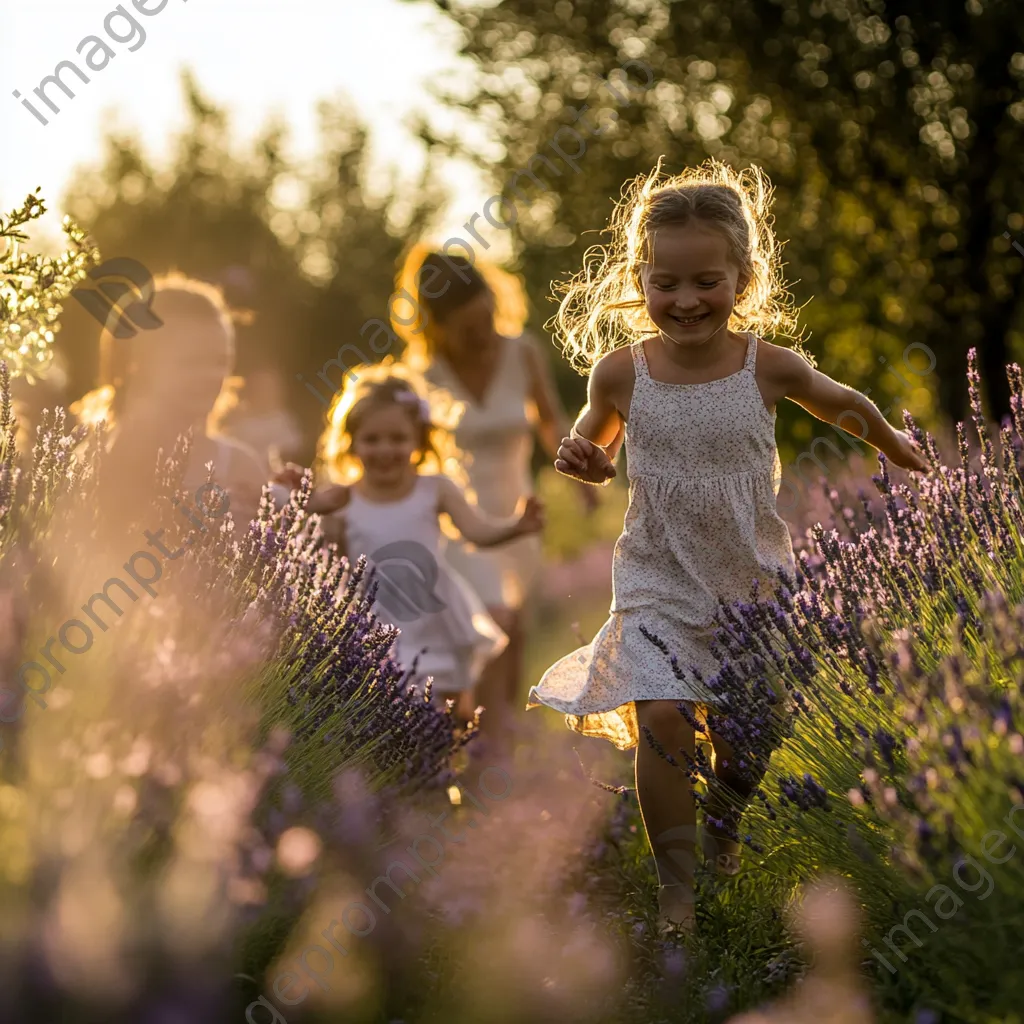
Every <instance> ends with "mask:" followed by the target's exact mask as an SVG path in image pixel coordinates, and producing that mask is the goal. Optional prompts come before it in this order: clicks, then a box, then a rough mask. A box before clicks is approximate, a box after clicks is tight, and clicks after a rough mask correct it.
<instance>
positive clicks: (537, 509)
mask: <svg viewBox="0 0 1024 1024" xmlns="http://www.w3.org/2000/svg"><path fill="white" fill-rule="evenodd" d="M517 525H518V528H519V533H521V534H525V533H540V531H541V530H543V529H544V506H543V505H542V504H541V503H540V501H539V500H538V499H537V498H534V497H530V498H527V499H526V502H525V504H524V505H523V511H522V514H521V515H520V516H519V523H518V524H517Z"/></svg>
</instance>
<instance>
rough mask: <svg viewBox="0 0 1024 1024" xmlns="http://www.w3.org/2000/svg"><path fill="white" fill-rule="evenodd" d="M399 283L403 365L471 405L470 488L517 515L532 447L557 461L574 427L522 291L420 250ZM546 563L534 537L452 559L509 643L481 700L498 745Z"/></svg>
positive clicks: (497, 512)
mask: <svg viewBox="0 0 1024 1024" xmlns="http://www.w3.org/2000/svg"><path fill="white" fill-rule="evenodd" d="M396 283H397V291H396V294H395V296H393V298H392V302H391V304H390V308H391V316H392V325H393V327H394V330H395V332H396V333H397V334H398V335H399V336H400V337H401V338H402V339H403V340H404V341H405V342H406V345H407V348H406V352H405V355H404V357H403V358H404V360H405V361H406V362H407V363H408V364H409V365H410V366H411V367H412V368H413V369H414V370H415V371H417V372H419V373H421V374H422V375H423V376H424V377H425V379H426V380H427V382H428V383H429V384H430V385H431V386H432V387H433V388H435V389H439V390H441V391H444V392H446V393H448V394H449V395H450V396H452V397H453V398H454V399H455V400H457V401H459V402H461V403H462V404H463V405H464V406H465V411H464V413H463V416H462V419H461V421H460V422H459V425H458V427H457V428H456V431H455V443H456V445H457V446H458V448H459V450H460V451H462V452H464V453H465V454H466V456H467V460H466V473H467V475H468V478H469V484H470V487H471V488H472V490H473V492H474V493H475V495H476V499H477V501H478V502H479V503H480V507H481V508H482V509H483V510H484V511H485V512H488V513H490V514H491V515H493V516H509V515H511V514H512V513H513V512H514V511H515V509H516V506H517V505H518V503H519V501H520V500H521V499H522V498H523V497H524V496H528V495H532V494H533V477H532V473H531V461H532V457H533V445H534V439H535V438H536V439H538V440H539V441H540V442H541V444H542V445H543V446H544V449H545V450H546V451H547V452H548V454H550V455H553V454H554V453H555V452H556V451H557V450H558V443H559V439H560V438H561V437H562V436H563V431H564V430H565V428H566V427H568V425H569V421H568V418H567V416H566V413H565V410H564V409H563V408H562V405H561V402H560V400H559V398H558V393H557V391H556V390H555V387H554V382H553V380H552V377H551V372H550V369H549V368H548V364H547V360H546V359H545V358H544V356H543V354H542V353H541V352H540V351H539V349H538V347H537V345H536V343H535V342H534V341H533V340H532V339H531V338H529V337H528V336H527V335H526V334H524V332H523V326H524V324H525V322H526V298H525V294H524V291H523V286H522V283H521V281H520V280H519V279H518V278H516V277H513V276H512V275H511V274H508V273H505V272H504V271H501V270H499V269H498V268H497V267H495V266H492V265H489V264H484V263H483V262H482V261H477V262H476V263H475V264H470V262H469V261H468V260H465V259H462V258H461V257H458V256H452V257H447V256H441V255H439V254H438V253H436V252H432V251H431V250H430V249H429V248H428V247H427V246H425V245H422V244H420V245H417V246H415V247H414V248H413V249H412V250H411V251H410V252H409V254H408V256H407V257H406V259H405V261H404V264H403V266H402V268H401V270H400V272H399V275H398V280H397V282H396ZM409 306H411V313H410V312H409V311H408V310H407V308H405V307H409ZM580 496H581V499H582V500H583V501H584V503H585V505H586V508H587V510H588V511H590V510H592V509H593V507H594V504H595V502H596V500H597V498H596V495H595V491H594V489H593V488H591V487H587V486H585V485H581V486H580ZM541 552H542V547H541V538H540V536H538V535H534V536H527V537H523V538H521V539H520V540H518V541H516V542H515V543H514V544H508V545H506V546H504V547H503V548H501V549H500V550H495V551H481V550H475V549H470V548H468V547H467V546H466V545H465V544H457V543H452V544H451V545H450V550H449V553H448V558H449V561H450V562H451V564H452V565H453V566H454V567H455V568H456V569H457V570H458V572H459V573H461V574H462V575H463V576H464V577H465V578H466V579H467V580H468V581H469V583H470V585H471V586H472V587H473V588H474V589H475V590H476V592H477V593H478V594H479V595H480V597H481V599H482V600H483V602H484V604H485V605H486V606H487V610H488V612H489V613H490V614H491V616H492V617H493V618H494V620H495V621H496V622H497V623H498V625H499V626H500V627H501V628H502V629H503V630H504V632H505V633H506V634H507V635H508V637H509V644H508V647H507V648H506V649H505V651H504V652H503V653H502V654H500V655H499V656H498V658H496V659H495V661H494V662H493V663H492V664H491V665H490V666H489V668H488V669H487V671H486V672H485V673H484V675H483V677H482V679H481V682H480V686H479V688H478V691H477V700H478V702H479V703H480V704H482V705H483V706H484V707H485V708H486V709H487V711H486V714H485V715H484V718H483V733H484V735H486V736H489V737H490V738H491V740H492V741H497V742H498V743H499V744H500V743H504V742H506V741H507V739H508V734H509V731H510V729H511V727H512V726H513V724H514V714H515V710H516V707H517V705H518V706H522V704H523V701H522V700H520V699H519V688H520V676H521V672H522V659H523V628H524V621H523V612H524V605H525V604H526V603H527V600H528V598H529V596H530V594H531V591H532V588H533V587H534V585H535V583H536V582H537V578H538V575H539V571H540V567H541Z"/></svg>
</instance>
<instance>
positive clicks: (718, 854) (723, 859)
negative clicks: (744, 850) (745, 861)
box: [701, 830, 740, 876]
mask: <svg viewBox="0 0 1024 1024" xmlns="http://www.w3.org/2000/svg"><path fill="white" fill-rule="evenodd" d="M701 846H702V848H703V850H704V858H705V860H706V861H707V862H708V863H709V864H713V865H714V866H715V872H716V873H717V874H719V875H728V876H732V875H738V874H739V873H740V844H739V843H737V842H736V841H735V840H734V839H726V838H724V837H723V836H716V835H714V834H713V833H711V832H708V831H706V830H705V832H704V835H703V837H702V842H701Z"/></svg>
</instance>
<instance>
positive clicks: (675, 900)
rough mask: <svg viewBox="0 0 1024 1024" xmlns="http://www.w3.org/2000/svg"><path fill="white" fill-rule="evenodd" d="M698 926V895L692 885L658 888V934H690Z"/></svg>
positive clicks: (661, 886) (662, 886)
mask: <svg viewBox="0 0 1024 1024" xmlns="http://www.w3.org/2000/svg"><path fill="white" fill-rule="evenodd" d="M696 924H697V906H696V894H695V892H694V889H693V886H692V885H659V886H658V933H659V934H660V935H662V936H665V935H668V934H670V933H671V932H676V931H679V932H683V933H684V934H689V933H691V932H692V931H693V929H694V927H695V926H696Z"/></svg>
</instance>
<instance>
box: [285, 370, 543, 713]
mask: <svg viewBox="0 0 1024 1024" xmlns="http://www.w3.org/2000/svg"><path fill="white" fill-rule="evenodd" d="M413 380H414V378H413V375H412V374H411V373H410V372H408V371H407V370H405V369H404V368H403V367H399V366H396V365H394V364H391V365H384V366H364V367H356V368H355V369H354V370H353V371H352V376H351V377H350V378H349V382H348V383H346V386H345V389H344V390H343V391H342V393H341V394H340V395H339V397H338V399H337V400H336V402H335V404H334V406H333V408H332V409H331V412H330V414H329V422H328V426H327V429H326V430H325V431H324V433H323V436H322V437H321V439H320V444H319V454H320V461H321V463H322V464H323V466H324V467H325V468H326V470H327V472H328V475H329V476H330V478H331V479H332V480H334V481H335V482H334V483H333V484H332V485H331V486H329V487H327V488H325V489H324V490H322V491H319V492H317V493H316V494H314V495H313V496H312V498H311V501H310V505H309V510H310V511H312V512H319V513H326V514H329V516H330V519H331V520H333V522H328V523H327V524H326V526H327V532H328V535H329V536H330V535H332V527H333V539H336V540H337V541H338V542H339V546H340V548H341V550H342V551H343V552H345V553H347V554H348V556H349V558H350V559H352V560H353V561H354V560H355V558H356V557H358V556H359V555H361V554H364V555H366V556H367V560H368V561H369V563H370V564H371V565H372V566H375V567H376V568H377V569H378V570H379V572H378V577H377V579H378V590H377V601H376V608H375V610H376V611H377V613H378V615H379V616H380V618H381V620H382V621H385V622H390V623H392V624H394V625H396V626H398V627H399V629H400V630H401V633H400V635H399V637H398V643H397V647H396V650H395V654H394V657H395V659H396V660H397V661H398V663H399V664H400V665H402V667H403V668H405V669H406V670H407V671H410V672H412V671H413V669H414V668H415V672H414V673H413V674H412V675H411V677H410V681H416V682H423V681H425V680H426V677H427V676H432V677H433V680H434V682H433V690H432V692H433V694H434V696H435V699H437V700H438V702H442V701H444V700H445V699H446V698H451V699H454V700H456V701H457V703H458V706H457V712H458V713H459V715H460V716H461V717H469V716H471V715H472V708H471V707H469V706H468V702H469V700H470V698H471V697H472V689H473V686H474V685H475V683H476V681H477V677H478V676H479V673H480V671H481V669H482V668H483V666H484V665H485V664H486V663H487V662H488V661H489V660H490V659H491V658H493V657H494V656H495V655H496V654H498V653H499V652H500V651H501V650H502V648H503V647H504V646H505V644H506V643H507V637H506V636H505V634H504V633H503V632H502V631H501V629H499V628H498V626H497V624H496V623H495V622H494V620H493V619H492V618H491V617H490V615H488V614H487V612H486V610H485V609H484V606H483V604H482V602H481V601H480V599H479V598H478V597H477V596H476V594H475V593H474V592H473V591H472V589H471V588H470V587H469V585H468V584H467V583H466V582H465V580H463V579H462V577H460V576H459V575H458V574H457V573H456V572H455V571H454V570H453V569H451V567H450V566H448V565H447V564H446V562H445V560H444V556H443V553H442V545H441V529H440V522H439V517H440V516H442V515H447V516H448V517H449V519H450V520H451V522H452V524H453V525H454V526H455V528H456V529H457V530H458V531H459V533H460V534H461V535H462V536H463V537H464V538H465V539H466V540H468V541H469V542H470V543H472V544H475V545H477V546H478V547H491V546H493V545H497V544H503V543H505V542H507V541H511V540H514V539H515V538H517V537H522V536H526V535H527V534H531V533H536V532H538V531H539V530H541V529H542V527H543V512H542V509H541V506H540V503H539V502H538V501H537V500H536V499H535V498H529V499H526V500H525V501H524V502H523V503H522V505H521V507H520V509H519V510H517V513H516V514H515V515H513V516H512V517H510V518H507V519H495V518H492V517H490V516H488V515H486V514H484V513H483V512H481V511H480V509H479V508H478V507H477V506H475V505H473V504H471V503H470V502H469V500H468V499H467V497H466V495H465V494H464V493H463V490H462V488H461V486H460V485H459V484H458V483H457V482H456V480H454V479H453V478H452V477H451V476H449V475H446V473H445V472H444V470H445V468H446V467H449V466H451V465H452V463H451V454H450V453H449V452H447V451H446V448H450V443H449V439H448V438H447V436H446V432H445V431H444V430H443V429H442V428H441V427H440V426H439V425H438V424H437V423H436V422H435V419H434V416H433V415H432V413H431V408H430V406H429V404H428V403H427V401H426V399H425V398H424V397H422V394H421V393H420V392H419V391H418V390H417V389H416V387H415V386H414V383H413ZM446 455H447V458H446ZM300 473H301V470H298V468H297V467H289V469H288V470H287V471H286V472H285V473H284V474H282V475H281V476H280V477H279V478H278V479H280V480H282V481H283V482H287V483H290V484H292V486H295V485H297V482H298V478H299V474H300Z"/></svg>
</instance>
